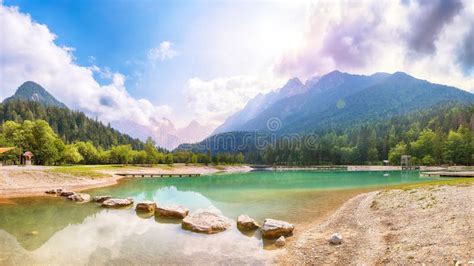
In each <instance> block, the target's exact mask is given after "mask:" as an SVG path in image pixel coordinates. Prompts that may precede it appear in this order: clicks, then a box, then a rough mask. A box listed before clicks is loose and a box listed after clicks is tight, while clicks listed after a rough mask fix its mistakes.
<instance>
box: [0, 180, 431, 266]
mask: <svg viewBox="0 0 474 266" xmlns="http://www.w3.org/2000/svg"><path fill="white" fill-rule="evenodd" d="M386 173H388V174H389V176H384V174H386ZM423 180H430V179H427V178H424V177H423V178H420V177H419V173H418V172H408V173H406V172H404V173H402V172H345V171H338V172H316V171H283V172H271V171H260V172H250V173H243V174H216V175H208V176H201V177H191V178H145V179H134V180H125V181H123V182H121V183H120V184H119V185H116V186H112V187H107V188H100V189H94V190H90V191H88V192H87V193H90V194H91V195H93V196H94V195H105V194H107V195H112V196H114V197H133V198H134V199H135V202H139V201H142V200H153V201H156V202H157V203H158V204H181V205H184V206H186V207H188V208H189V209H190V210H191V212H192V211H194V210H197V209H200V208H203V209H214V210H217V211H220V212H222V213H223V214H224V215H225V216H227V217H229V218H231V219H233V220H235V219H236V218H237V216H238V215H240V214H248V215H250V216H251V217H254V218H255V219H257V220H258V221H260V222H262V221H263V219H265V218H275V219H282V220H287V221H289V222H292V223H295V224H296V225H297V229H298V227H299V228H301V227H303V225H304V224H307V223H308V222H311V221H314V220H316V219H318V218H321V217H322V216H323V215H325V214H327V213H328V212H329V211H331V210H333V209H334V208H336V207H338V206H340V204H342V203H343V202H344V201H345V200H347V199H348V198H350V197H352V196H354V195H355V194H357V193H360V192H361V191H368V190H371V189H375V188H377V189H378V188H381V187H384V186H387V185H392V184H402V183H411V182H420V181H423ZM277 252H278V251H277V250H274V248H273V244H272V243H271V242H266V241H265V242H264V241H262V239H261V237H260V235H259V234H258V233H254V234H242V233H240V232H239V231H238V230H237V228H236V226H235V225H233V227H232V228H231V229H230V230H227V231H225V232H223V233H219V234H215V235H203V234H197V233H192V232H188V231H184V230H182V229H181V226H180V223H179V221H175V220H163V219H158V218H155V217H153V216H152V217H144V216H142V215H137V214H136V213H135V211H134V209H133V208H129V209H103V208H101V207H100V206H99V205H97V204H95V203H85V204H76V203H73V202H70V201H68V200H66V199H64V198H60V197H40V198H25V199H16V200H14V204H6V205H0V265H11V264H49V265H50V264H68V265H69V264H83V265H85V264H90V265H100V264H106V263H108V264H144V263H145V264H160V263H162V264H168V263H182V264H204V263H205V264H209V263H211V264H229V263H230V264H240V263H243V262H245V263H249V262H250V263H253V264H260V263H264V262H265V261H268V259H269V258H271V257H272V256H273V255H275V254H277Z"/></svg>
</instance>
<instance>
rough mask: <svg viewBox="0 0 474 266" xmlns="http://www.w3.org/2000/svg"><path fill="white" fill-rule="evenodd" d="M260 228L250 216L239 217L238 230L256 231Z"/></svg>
mask: <svg viewBox="0 0 474 266" xmlns="http://www.w3.org/2000/svg"><path fill="white" fill-rule="evenodd" d="M259 227H260V225H258V223H257V222H256V221H255V220H254V219H252V218H250V217H249V216H248V215H244V214H242V215H240V216H239V217H237V228H239V230H242V231H250V230H256V229H258V228H259Z"/></svg>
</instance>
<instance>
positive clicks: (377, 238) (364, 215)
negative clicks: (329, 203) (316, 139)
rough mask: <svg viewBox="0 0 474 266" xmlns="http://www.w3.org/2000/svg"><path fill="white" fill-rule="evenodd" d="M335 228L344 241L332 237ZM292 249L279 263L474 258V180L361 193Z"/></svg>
mask: <svg viewBox="0 0 474 266" xmlns="http://www.w3.org/2000/svg"><path fill="white" fill-rule="evenodd" d="M333 233H340V234H341V235H342V238H343V242H342V244H341V245H331V244H329V243H328V239H329V237H330V236H331V235H332V234H333ZM287 252H288V254H285V256H282V257H281V258H280V259H279V261H278V262H279V263H280V264H285V265H289V264H292V265H294V264H299V265H301V264H311V265H321V264H333V265H334V264H335V265H346V264H357V265H376V264H392V265H406V264H423V263H425V264H435V265H440V264H441V265H447V264H455V263H456V262H460V263H463V264H467V263H468V262H471V263H473V264H474V186H442V187H427V188H417V189H410V190H387V191H376V192H370V193H365V194H361V195H358V196H356V197H354V198H352V199H351V200H349V201H348V202H346V203H345V204H344V205H343V206H342V207H341V208H340V209H339V210H338V211H336V212H335V213H334V214H333V215H332V216H331V217H330V218H329V219H328V220H327V221H326V222H324V223H323V224H320V225H315V226H314V227H313V228H312V229H310V230H308V231H307V232H305V233H303V234H301V235H300V237H299V238H298V239H297V240H296V241H295V242H293V243H291V245H290V246H289V247H288V251H287Z"/></svg>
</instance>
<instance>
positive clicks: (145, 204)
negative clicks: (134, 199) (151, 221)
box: [135, 201, 156, 212]
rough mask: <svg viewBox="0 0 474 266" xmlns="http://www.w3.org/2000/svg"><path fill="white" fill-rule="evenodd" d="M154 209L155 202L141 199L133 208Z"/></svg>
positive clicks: (140, 210)
mask: <svg viewBox="0 0 474 266" xmlns="http://www.w3.org/2000/svg"><path fill="white" fill-rule="evenodd" d="M155 209H156V203H154V202H153V201H142V202H140V203H138V204H137V207H135V210H136V211H139V212H155Z"/></svg>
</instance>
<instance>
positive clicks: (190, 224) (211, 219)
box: [181, 210, 231, 234]
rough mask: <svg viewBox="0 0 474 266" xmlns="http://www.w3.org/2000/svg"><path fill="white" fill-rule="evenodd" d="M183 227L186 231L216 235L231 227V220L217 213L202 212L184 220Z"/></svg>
mask: <svg viewBox="0 0 474 266" xmlns="http://www.w3.org/2000/svg"><path fill="white" fill-rule="evenodd" d="M181 226H182V228H183V229H185V230H190V231H193V232H198V233H206V234H215V233H219V232H222V231H225V230H226V229H228V228H229V227H230V226H231V221H230V220H229V218H227V217H224V216H222V215H220V214H217V213H215V212H211V211H206V210H200V211H196V212H194V213H192V214H190V215H188V216H186V218H184V219H183V222H182V223H181Z"/></svg>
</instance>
